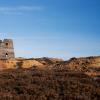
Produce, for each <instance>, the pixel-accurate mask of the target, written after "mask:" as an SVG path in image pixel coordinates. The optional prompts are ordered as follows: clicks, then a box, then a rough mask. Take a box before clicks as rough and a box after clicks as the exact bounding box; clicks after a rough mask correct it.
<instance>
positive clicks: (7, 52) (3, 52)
mask: <svg viewBox="0 0 100 100" xmlns="http://www.w3.org/2000/svg"><path fill="white" fill-rule="evenodd" d="M13 58H15V54H14V47H13V40H12V39H4V40H3V41H2V40H0V59H2V60H3V59H13Z"/></svg>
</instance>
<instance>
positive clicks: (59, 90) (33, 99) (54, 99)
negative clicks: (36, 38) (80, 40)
mask: <svg viewBox="0 0 100 100" xmlns="http://www.w3.org/2000/svg"><path fill="white" fill-rule="evenodd" d="M30 60H31V61H32V60H34V61H36V62H39V64H40V63H41V64H43V65H42V66H41V67H42V68H41V67H39V65H36V64H34V63H31V64H32V65H31V64H30V68H28V67H27V68H23V62H24V63H25V61H28V62H29V61H30ZM7 63H9V64H12V65H13V63H15V64H16V65H15V68H16V69H6V70H3V71H1V72H0V100H99V99H100V74H99V73H100V67H99V64H100V60H99V59H98V58H93V57H92V58H91V57H90V58H78V59H77V58H72V59H70V60H69V61H61V60H60V61H58V60H57V59H56V60H55V61H53V60H52V59H49V58H39V59H24V60H23V59H17V62H14V61H12V62H11V61H9V62H8V61H6V64H7ZM0 64H1V66H4V65H3V64H4V62H0ZM94 65H95V66H94ZM16 66H17V67H16ZM43 66H44V67H43ZM4 68H5V67H4Z"/></svg>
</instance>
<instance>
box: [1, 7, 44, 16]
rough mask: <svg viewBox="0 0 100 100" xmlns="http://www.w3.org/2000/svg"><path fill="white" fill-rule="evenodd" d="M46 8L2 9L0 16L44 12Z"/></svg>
mask: <svg viewBox="0 0 100 100" xmlns="http://www.w3.org/2000/svg"><path fill="white" fill-rule="evenodd" d="M43 9H44V7H40V6H16V7H0V14H23V13H25V12H36V11H42V10H43Z"/></svg>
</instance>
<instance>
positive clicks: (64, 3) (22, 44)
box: [0, 0, 100, 59]
mask: <svg viewBox="0 0 100 100" xmlns="http://www.w3.org/2000/svg"><path fill="white" fill-rule="evenodd" d="M0 37H1V39H4V38H11V39H13V41H14V51H15V55H16V57H26V58H30V57H31V58H33V57H54V58H63V59H68V58H71V57H83V56H98V55H100V0H0Z"/></svg>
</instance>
